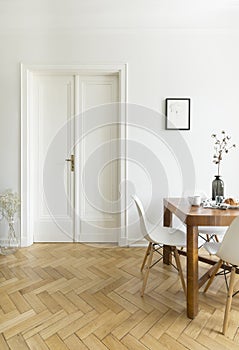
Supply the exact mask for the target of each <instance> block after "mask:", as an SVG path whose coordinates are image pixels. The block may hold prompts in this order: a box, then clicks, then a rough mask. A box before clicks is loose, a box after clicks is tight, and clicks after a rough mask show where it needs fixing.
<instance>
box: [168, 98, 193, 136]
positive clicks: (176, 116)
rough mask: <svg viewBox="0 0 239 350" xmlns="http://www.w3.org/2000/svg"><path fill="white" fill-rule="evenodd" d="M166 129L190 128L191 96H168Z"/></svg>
mask: <svg viewBox="0 0 239 350" xmlns="http://www.w3.org/2000/svg"><path fill="white" fill-rule="evenodd" d="M165 102H166V106H165V114H166V125H165V128H166V130H190V98H166V100H165Z"/></svg>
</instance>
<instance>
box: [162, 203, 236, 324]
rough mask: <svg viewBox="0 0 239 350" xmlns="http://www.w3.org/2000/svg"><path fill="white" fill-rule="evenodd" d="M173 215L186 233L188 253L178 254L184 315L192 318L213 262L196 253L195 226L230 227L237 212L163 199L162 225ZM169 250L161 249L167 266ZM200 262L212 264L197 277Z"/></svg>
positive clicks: (170, 222) (196, 311) (170, 223)
mask: <svg viewBox="0 0 239 350" xmlns="http://www.w3.org/2000/svg"><path fill="white" fill-rule="evenodd" d="M173 215H175V216H176V217H178V218H179V219H180V220H181V221H182V222H183V223H184V224H185V225H186V230H187V250H186V252H184V251H179V253H181V254H184V255H186V259H187V281H186V284H187V316H188V317H189V318H191V319H193V318H195V317H196V316H197V314H198V292H199V289H200V288H201V287H202V285H203V284H204V283H205V282H206V281H207V280H208V279H209V278H210V275H211V272H212V271H213V268H214V264H215V263H216V261H217V260H216V259H215V260H214V261H213V260H212V259H207V258H206V257H201V256H200V255H199V254H198V226H229V225H230V224H231V222H232V221H233V220H234V219H235V218H236V217H237V216H238V215H239V209H226V210H222V209H214V208H203V207H202V206H199V207H196V206H192V205H191V204H190V203H189V201H188V199H187V198H164V226H168V227H171V226H172V217H173ZM170 252H171V249H170V247H168V246H164V258H163V260H164V263H165V264H169V263H170V259H171V253H170ZM199 261H203V262H204V263H208V264H210V265H212V266H211V267H210V265H209V269H208V271H207V272H206V273H205V274H204V275H202V276H200V278H199V273H198V262H199Z"/></svg>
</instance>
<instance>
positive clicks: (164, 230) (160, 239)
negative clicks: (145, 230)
mask: <svg viewBox="0 0 239 350" xmlns="http://www.w3.org/2000/svg"><path fill="white" fill-rule="evenodd" d="M150 226H151V225H150ZM148 240H149V241H150V242H152V243H158V244H164V245H170V246H175V247H186V245H187V243H186V234H185V232H183V231H181V230H177V229H173V228H170V227H161V226H160V227H159V226H156V227H154V228H153V229H152V227H151V230H149V239H148Z"/></svg>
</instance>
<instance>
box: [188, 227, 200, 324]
mask: <svg viewBox="0 0 239 350" xmlns="http://www.w3.org/2000/svg"><path fill="white" fill-rule="evenodd" d="M197 314H198V228H197V226H187V315H188V317H189V318H192V319H193V318H195V317H196V316H197Z"/></svg>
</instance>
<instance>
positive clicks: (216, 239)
mask: <svg viewBox="0 0 239 350" xmlns="http://www.w3.org/2000/svg"><path fill="white" fill-rule="evenodd" d="M214 237H215V241H216V242H217V243H219V239H218V237H217V235H215V236H214Z"/></svg>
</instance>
